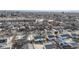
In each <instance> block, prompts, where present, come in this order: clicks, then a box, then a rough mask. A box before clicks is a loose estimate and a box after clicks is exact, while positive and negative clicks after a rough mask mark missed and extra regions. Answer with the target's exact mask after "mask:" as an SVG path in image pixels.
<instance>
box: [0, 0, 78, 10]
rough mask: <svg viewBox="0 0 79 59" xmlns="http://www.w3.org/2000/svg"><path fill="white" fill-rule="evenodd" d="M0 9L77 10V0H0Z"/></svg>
mask: <svg viewBox="0 0 79 59" xmlns="http://www.w3.org/2000/svg"><path fill="white" fill-rule="evenodd" d="M0 10H66V11H67V10H79V1H78V0H0Z"/></svg>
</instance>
